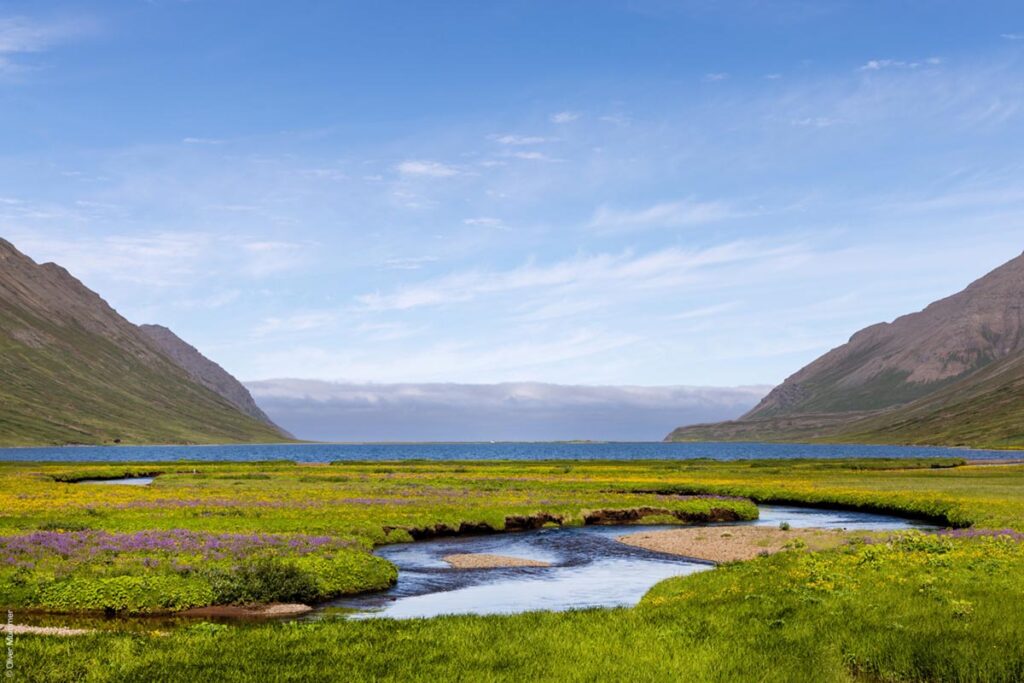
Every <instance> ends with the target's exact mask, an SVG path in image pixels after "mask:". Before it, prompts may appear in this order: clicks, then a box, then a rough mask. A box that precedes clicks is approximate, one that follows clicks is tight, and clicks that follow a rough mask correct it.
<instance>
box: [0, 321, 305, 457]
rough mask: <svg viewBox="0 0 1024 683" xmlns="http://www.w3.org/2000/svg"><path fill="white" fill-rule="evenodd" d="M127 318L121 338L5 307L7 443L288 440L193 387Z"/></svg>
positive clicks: (0, 360) (1, 396)
mask: <svg viewBox="0 0 1024 683" xmlns="http://www.w3.org/2000/svg"><path fill="white" fill-rule="evenodd" d="M113 315H114V314H111V315H110V316H108V318H110V319H113ZM120 322H121V324H122V327H121V328H120V329H118V330H115V332H113V333H111V334H112V335H114V336H116V337H117V339H118V340H119V341H118V342H115V341H114V340H113V339H114V338H113V337H111V336H104V335H103V334H99V333H97V332H94V331H92V330H90V329H86V328H84V327H82V326H81V325H80V324H77V323H74V322H70V321H59V320H51V319H49V318H45V319H44V317H42V316H39V315H36V314H33V313H32V312H30V311H29V310H28V309H23V308H18V307H14V306H11V305H9V304H7V305H5V303H4V302H3V301H0V445H2V446H38V445H54V444H57V445H61V444H67V443H77V444H104V443H105V444H110V443H114V442H115V440H116V441H117V442H118V443H125V444H145V443H225V442H243V443H279V442H283V441H287V440H288V439H286V438H284V437H283V436H282V435H281V434H280V433H279V432H277V430H275V429H273V428H272V427H270V426H268V425H266V424H263V423H262V422H259V421H258V420H255V419H253V418H251V417H249V416H248V415H245V414H243V413H241V412H240V411H239V410H237V409H236V408H235V407H234V406H232V405H230V404H229V403H228V402H227V401H226V400H224V399H223V398H221V397H220V396H218V395H216V394H214V393H213V392H211V391H209V390H207V389H206V388H205V387H202V386H200V385H198V384H196V383H195V382H193V381H191V379H189V378H188V376H187V375H186V374H185V372H184V371H183V370H181V369H180V368H178V367H177V366H176V365H174V364H173V363H172V362H171V361H170V360H168V359H165V358H164V357H163V356H160V355H159V354H157V353H156V352H155V351H153V350H152V349H150V348H149V347H148V346H146V345H145V342H144V340H143V339H142V336H141V333H139V332H138V331H137V330H135V329H134V327H130V324H129V323H127V322H126V321H123V320H122V321H120ZM16 333H21V334H31V335H35V336H38V337H39V339H42V340H46V343H42V342H31V343H30V342H28V341H25V340H24V339H21V338H19V336H18V334H16ZM119 344H120V345H119Z"/></svg>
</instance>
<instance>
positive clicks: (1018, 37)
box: [999, 33, 1024, 40]
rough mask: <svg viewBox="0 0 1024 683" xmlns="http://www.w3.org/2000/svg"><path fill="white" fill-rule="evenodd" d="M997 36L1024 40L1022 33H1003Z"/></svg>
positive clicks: (1005, 38)
mask: <svg viewBox="0 0 1024 683" xmlns="http://www.w3.org/2000/svg"><path fill="white" fill-rule="evenodd" d="M999 37H1000V38H1002V39H1003V40H1024V33H1003V34H1000V36H999Z"/></svg>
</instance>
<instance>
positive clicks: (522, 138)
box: [491, 135, 554, 146]
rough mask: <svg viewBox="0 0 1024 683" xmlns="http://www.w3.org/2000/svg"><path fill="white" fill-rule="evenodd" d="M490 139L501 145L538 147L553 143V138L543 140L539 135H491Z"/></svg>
mask: <svg viewBox="0 0 1024 683" xmlns="http://www.w3.org/2000/svg"><path fill="white" fill-rule="evenodd" d="M491 139H492V140H494V141H495V142H498V143H500V144H502V145H516V146H519V145H540V144H543V143H545V142H553V141H554V139H553V138H545V137H541V136H539V135H493V136H491Z"/></svg>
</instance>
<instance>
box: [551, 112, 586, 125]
mask: <svg viewBox="0 0 1024 683" xmlns="http://www.w3.org/2000/svg"><path fill="white" fill-rule="evenodd" d="M579 118H580V114H579V112H575V111H559V112H555V113H554V114H552V115H551V123H572V122H573V121H576V120H577V119H579Z"/></svg>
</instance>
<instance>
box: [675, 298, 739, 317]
mask: <svg viewBox="0 0 1024 683" xmlns="http://www.w3.org/2000/svg"><path fill="white" fill-rule="evenodd" d="M737 306H739V302H737V301H730V302H729V303H724V304H716V305H714V306H702V307H701V308H692V309H690V310H688V311H683V312H682V313H675V314H673V315H670V316H667V319H668V320H694V319H697V318H710V317H712V316H715V315H718V314H719V313H726V312H728V311H731V310H733V309H735V308H736V307H737Z"/></svg>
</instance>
